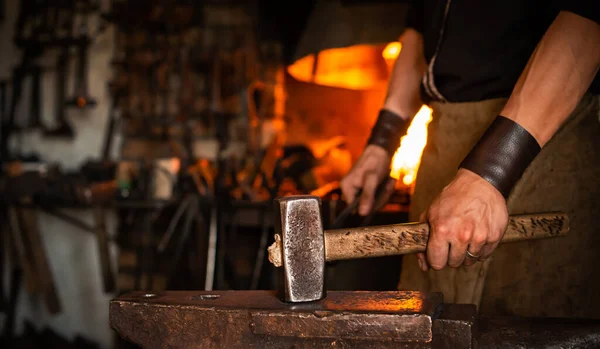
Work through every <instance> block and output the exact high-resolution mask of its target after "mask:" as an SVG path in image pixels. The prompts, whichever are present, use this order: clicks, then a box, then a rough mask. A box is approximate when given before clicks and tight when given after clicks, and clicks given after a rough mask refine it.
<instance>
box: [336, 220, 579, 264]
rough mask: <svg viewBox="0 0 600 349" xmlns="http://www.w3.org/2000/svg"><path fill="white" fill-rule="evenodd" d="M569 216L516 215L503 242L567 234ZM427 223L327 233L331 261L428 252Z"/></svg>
mask: <svg viewBox="0 0 600 349" xmlns="http://www.w3.org/2000/svg"><path fill="white" fill-rule="evenodd" d="M568 231H569V217H568V216H567V214H565V213H562V212H555V213H542V214H528V215H514V216H511V217H510V220H509V223H508V227H507V229H506V232H505V233H504V237H503V238H502V241H501V243H505V242H513V241H522V240H533V239H542V238H548V237H554V236H562V235H566V233H567V232H568ZM428 238H429V225H428V224H427V223H409V224H394V225H381V226H373V227H363V228H352V229H336V230H327V231H325V258H326V260H327V261H335V260H343V259H358V258H370V257H382V256H395V255H401V254H407V253H417V252H425V247H426V246H427V240H428Z"/></svg>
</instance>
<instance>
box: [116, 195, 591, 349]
mask: <svg viewBox="0 0 600 349" xmlns="http://www.w3.org/2000/svg"><path fill="white" fill-rule="evenodd" d="M277 212H278V213H279V222H278V223H279V224H278V225H277V227H276V230H277V231H278V233H279V235H280V238H279V239H278V243H277V244H275V247H272V248H271V249H270V254H271V256H270V257H271V259H273V256H275V257H277V256H279V258H280V259H281V260H282V264H283V268H282V271H283V273H282V274H284V275H285V277H284V281H285V282H284V283H283V284H284V289H283V291H282V292H280V293H279V296H280V297H277V295H276V293H275V292H273V291H216V292H202V291H196V292H163V293H158V294H153V293H143V292H137V293H131V294H128V295H125V296H122V297H120V298H119V299H117V300H114V301H112V302H111V306H110V319H111V326H112V327H113V328H114V329H115V330H117V332H119V334H120V335H121V336H123V337H125V338H126V339H129V340H131V341H133V342H135V343H138V344H140V345H142V346H143V347H148V348H163V347H171V348H204V347H210V348H246V347H257V348H291V347H294V348H325V347H327V348H331V347H343V348H392V347H393V348H472V347H473V345H475V343H478V344H481V343H485V342H482V341H481V338H482V337H481V336H479V337H478V334H477V332H476V328H477V325H478V323H479V321H478V319H477V314H476V310H475V306H473V305H451V304H442V297H441V294H436V293H434V294H423V293H419V292H404V291H394V292H360V291H358V292H343V291H342V292H330V293H329V295H328V296H327V297H326V298H324V295H325V293H324V286H323V275H322V274H323V271H324V264H325V261H326V260H332V259H340V258H357V257H372V256H377V255H385V254H401V253H406V252H415V251H419V250H421V249H424V247H425V244H426V242H427V233H428V230H427V227H426V226H425V225H422V224H421V225H414V224H413V225H396V226H385V227H370V229H374V230H369V228H361V230H358V229H350V230H344V231H333V232H324V231H323V229H322V224H321V221H320V219H321V216H320V201H319V199H318V198H316V197H311V196H296V197H287V198H283V199H279V200H278V201H277ZM364 229H366V230H364ZM567 230H568V221H567V219H566V216H565V215H563V214H545V215H537V216H535V215H534V216H531V215H530V216H520V217H512V220H511V225H510V228H509V231H508V232H507V234H505V239H507V240H511V239H512V240H518V239H531V238H539V237H547V236H556V235H562V234H564V233H566V231H567ZM336 239H337V240H336ZM332 256H336V258H331V257H332ZM337 257H339V258H337ZM280 298H281V299H280ZM488 327H489V326H488ZM492 328H493V326H492ZM594 329H597V328H596V327H595V328H594ZM556 333H558V332H556ZM492 337H493V336H492ZM546 337H547V338H554V337H552V336H550V337H548V336H545V338H546ZM484 338H490V336H488V337H484ZM480 347H481V346H480Z"/></svg>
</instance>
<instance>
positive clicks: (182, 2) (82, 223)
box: [0, 0, 431, 348]
mask: <svg viewBox="0 0 600 349" xmlns="http://www.w3.org/2000/svg"><path fill="white" fill-rule="evenodd" d="M406 8H407V5H406V3H405V2H403V1H366V0H365V1H359V0H355V1H349V0H348V1H341V0H338V1H335V0H331V1H327V0H311V1H259V0H255V1H251V0H250V1H233V0H207V1H192V0H171V1H166V0H113V1H110V0H101V1H100V0H20V1H19V0H1V1H0V28H1V29H0V56H1V59H0V118H1V123H0V126H1V129H0V165H1V173H0V234H1V239H0V243H1V246H0V253H1V256H0V270H1V272H2V278H0V326H1V327H0V331H1V332H0V334H1V338H2V342H1V346H2V347H3V348H4V347H6V348H13V347H14V348H37V347H45V348H69V347H73V348H113V347H115V348H116V347H127V345H126V344H125V343H122V342H121V341H120V340H119V339H118V338H115V335H114V334H113V332H112V331H111V329H110V327H109V320H108V303H109V301H110V300H111V299H113V298H114V297H116V296H117V295H119V294H122V293H125V292H128V291H132V290H148V291H160V290H165V289H169V290H178V289H194V290H215V289H235V290H246V289H274V288H276V287H277V277H276V273H275V269H274V268H273V267H272V266H271V264H270V263H269V262H268V261H267V260H266V253H265V251H266V247H267V246H268V245H270V244H271V242H272V241H273V227H272V225H273V222H272V201H273V199H274V198H276V197H279V196H285V195H295V194H313V195H318V196H320V197H321V199H322V208H323V216H324V222H325V225H326V226H325V227H326V228H328V227H331V226H333V224H334V223H335V224H336V225H339V224H341V226H359V225H366V224H371V225H374V224H385V223H400V222H405V221H406V219H407V209H408V205H409V203H410V195H411V191H412V187H413V184H414V180H415V174H416V170H417V168H418V165H419V159H420V155H421V151H422V149H423V147H424V146H425V143H426V139H427V124H428V122H429V121H430V120H431V112H430V110H429V109H428V108H427V107H423V109H422V110H421V111H420V112H419V114H418V116H417V117H415V120H414V121H413V124H412V125H411V127H410V129H409V132H408V135H407V136H406V137H404V138H403V139H402V142H401V144H402V145H400V144H399V150H398V151H397V153H396V156H395V157H394V161H393V168H392V170H391V175H392V176H393V177H395V178H397V179H398V182H397V184H396V192H395V194H394V195H393V197H392V199H391V200H390V202H389V203H387V204H386V205H385V206H384V207H383V208H382V209H380V210H379V211H378V212H374V213H373V214H372V215H370V216H368V217H358V216H357V215H355V214H353V215H351V216H350V217H348V219H345V220H343V221H341V223H340V221H339V220H338V221H337V222H336V218H337V217H338V216H339V214H340V212H342V210H343V209H344V208H345V207H346V204H345V203H344V202H343V201H342V200H341V198H340V190H339V180H340V179H341V178H342V177H343V176H344V174H345V173H347V171H348V170H349V169H350V168H351V166H352V164H353V162H354V161H355V160H356V159H357V158H358V156H359V155H360V153H361V151H362V149H363V147H364V145H365V143H366V140H367V138H368V136H369V132H370V128H371V126H372V125H373V124H374V122H375V119H376V117H377V113H378V111H379V108H380V107H381V105H382V103H383V100H384V97H385V93H386V87H387V79H388V76H389V74H390V71H391V68H392V65H393V64H394V61H395V59H396V57H397V56H398V53H399V52H400V50H401V49H402V47H401V45H400V43H398V42H397V40H398V37H399V36H400V34H401V33H402V30H403V25H404V20H405V12H406ZM400 263H401V260H400V258H398V257H389V258H388V257H386V258H377V259H372V260H363V261H347V262H337V263H335V264H333V265H331V267H330V268H329V269H328V271H327V272H328V275H327V285H328V288H329V289H345V290H393V289H395V287H396V283H397V280H398V276H399V270H400Z"/></svg>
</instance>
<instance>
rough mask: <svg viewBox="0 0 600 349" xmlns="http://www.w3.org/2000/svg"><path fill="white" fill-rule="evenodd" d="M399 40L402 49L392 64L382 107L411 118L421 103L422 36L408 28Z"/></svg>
mask: <svg viewBox="0 0 600 349" xmlns="http://www.w3.org/2000/svg"><path fill="white" fill-rule="evenodd" d="M400 42H401V43H402V50H401V51H400V55H399V56H398V59H397V60H396V63H395V64H394V69H393V70H392V74H391V77H390V81H389V85H388V93H387V96H386V99H385V103H384V106H383V107H384V108H385V109H388V110H390V111H392V112H394V113H396V114H398V115H401V116H402V117H403V118H407V119H412V117H413V116H414V115H415V114H416V113H417V112H418V111H419V109H420V108H421V105H422V104H423V102H422V101H421V96H420V84H421V78H422V76H423V74H424V73H425V70H426V69H427V64H426V63H425V56H424V54H423V36H422V35H421V34H420V33H419V32H417V31H416V30H413V29H410V28H409V29H407V30H405V31H404V33H403V34H402V36H401V37H400Z"/></svg>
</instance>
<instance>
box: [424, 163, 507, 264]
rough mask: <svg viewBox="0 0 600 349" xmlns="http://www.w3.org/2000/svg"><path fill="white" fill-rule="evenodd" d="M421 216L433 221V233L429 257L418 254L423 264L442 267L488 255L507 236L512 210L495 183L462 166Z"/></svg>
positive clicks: (470, 262) (430, 239)
mask: <svg viewBox="0 0 600 349" xmlns="http://www.w3.org/2000/svg"><path fill="white" fill-rule="evenodd" d="M421 218H422V220H423V221H427V222H428V223H429V228H430V233H429V242H428V243H427V251H426V254H427V256H426V257H425V254H423V253H420V254H419V255H418V256H417V257H418V259H419V266H420V267H421V269H422V270H423V271H427V270H428V269H429V267H431V268H433V269H435V270H440V269H442V268H444V267H446V266H450V267H454V268H456V267H459V266H460V265H462V264H465V265H472V264H474V263H475V262H477V261H483V260H485V259H486V258H488V257H489V256H490V255H491V254H492V252H493V251H494V249H495V248H496V247H497V246H498V243H499V242H500V240H501V239H502V236H503V235H504V231H505V230H506V226H507V224H508V210H507V208H506V201H505V199H504V197H503V196H502V194H501V193H500V192H499V191H498V190H497V189H496V188H495V187H494V186H493V185H491V184H490V183H489V182H487V181H486V180H484V179H483V178H481V177H480V176H478V175H477V174H475V173H473V172H471V171H469V170H466V169H463V168H461V169H459V171H458V173H457V174H456V177H454V180H453V181H452V182H451V183H450V184H448V186H446V188H444V190H443V191H442V192H441V193H440V194H439V195H438V197H437V198H436V199H435V200H434V201H433V203H432V204H431V206H430V207H429V209H427V210H426V211H425V212H423V215H422V217H421Z"/></svg>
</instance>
